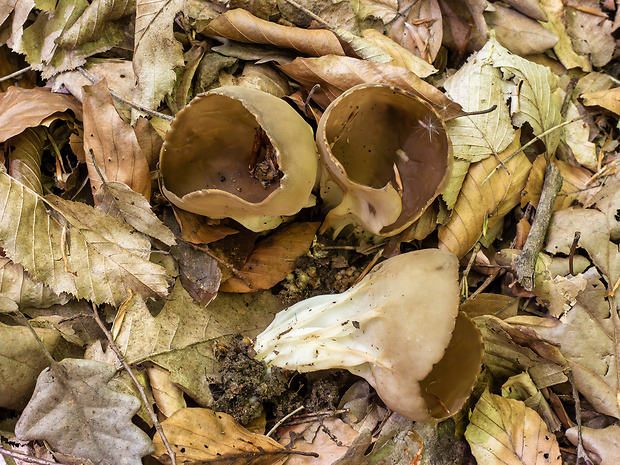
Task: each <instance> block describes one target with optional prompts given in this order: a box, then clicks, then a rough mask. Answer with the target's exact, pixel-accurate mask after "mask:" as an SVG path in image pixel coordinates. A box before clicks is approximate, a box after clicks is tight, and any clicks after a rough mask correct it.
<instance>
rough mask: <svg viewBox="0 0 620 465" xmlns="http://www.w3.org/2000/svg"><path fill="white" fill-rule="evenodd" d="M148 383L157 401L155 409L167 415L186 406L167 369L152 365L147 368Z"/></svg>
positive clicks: (181, 393)
mask: <svg viewBox="0 0 620 465" xmlns="http://www.w3.org/2000/svg"><path fill="white" fill-rule="evenodd" d="M147 372H148V374H149V384H150V385H151V389H152V390H153V397H154V398H155V401H156V402H157V409H158V410H159V411H160V412H161V413H162V414H163V415H164V416H165V417H169V416H171V415H172V414H173V413H174V412H176V411H177V410H181V409H183V408H186V407H187V402H185V397H183V391H182V390H181V389H180V388H179V386H177V385H176V384H175V383H173V382H172V380H171V374H170V372H169V371H168V370H164V369H163V368H161V367H159V366H157V365H153V366H150V367H148V368H147Z"/></svg>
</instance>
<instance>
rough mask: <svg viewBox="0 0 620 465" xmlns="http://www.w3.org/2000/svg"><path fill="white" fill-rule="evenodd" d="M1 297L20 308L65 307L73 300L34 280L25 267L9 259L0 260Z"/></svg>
mask: <svg viewBox="0 0 620 465" xmlns="http://www.w3.org/2000/svg"><path fill="white" fill-rule="evenodd" d="M0 296H3V297H6V298H9V299H12V300H13V301H15V302H17V304H18V305H19V307H20V308H28V307H37V308H43V307H50V306H52V305H56V304H60V305H64V304H66V303H67V302H68V301H69V299H70V298H71V297H70V296H69V295H67V294H65V293H63V294H60V295H58V294H56V293H55V292H54V291H52V290H51V289H50V288H49V287H48V286H46V285H45V284H43V283H40V282H37V281H35V280H33V279H32V278H31V277H30V275H29V274H28V273H26V272H25V271H24V267H23V266H21V265H17V264H15V263H13V262H12V261H11V260H9V259H8V258H0Z"/></svg>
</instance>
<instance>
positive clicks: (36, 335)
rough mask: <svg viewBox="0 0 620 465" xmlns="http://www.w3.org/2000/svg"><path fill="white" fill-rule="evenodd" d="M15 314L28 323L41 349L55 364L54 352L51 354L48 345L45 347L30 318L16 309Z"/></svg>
mask: <svg viewBox="0 0 620 465" xmlns="http://www.w3.org/2000/svg"><path fill="white" fill-rule="evenodd" d="M13 313H14V314H15V315H17V316H18V317H19V319H20V320H23V321H24V323H26V326H27V327H28V329H29V330H30V332H31V333H32V335H33V336H34V339H35V340H36V341H37V344H39V347H41V350H42V351H43V353H44V354H45V358H47V360H48V361H49V363H50V365H53V364H55V363H56V360H54V357H52V354H50V351H49V350H47V347H45V344H43V341H42V340H41V338H40V337H39V335H38V334H37V332H36V331H35V330H34V328H33V327H32V326H31V325H30V322H29V321H28V319H27V318H26V317H25V316H24V314H23V313H22V312H21V311H19V310H16V311H15V312H13Z"/></svg>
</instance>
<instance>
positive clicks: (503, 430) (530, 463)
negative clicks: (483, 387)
mask: <svg viewBox="0 0 620 465" xmlns="http://www.w3.org/2000/svg"><path fill="white" fill-rule="evenodd" d="M465 438H466V439H467V442H469V445H470V446H471V451H472V454H474V457H476V460H477V461H478V464H479V465H496V464H497V465H499V464H503V463H506V464H508V463H515V464H517V463H522V464H527V465H561V464H562V457H561V456H560V449H559V447H558V442H557V439H556V438H555V435H553V434H551V433H550V432H549V431H548V430H547V427H546V425H545V423H544V422H543V420H542V418H540V416H539V415H538V414H537V413H536V412H535V411H534V410H532V409H530V408H528V407H526V406H525V403H524V402H521V401H517V400H512V399H504V398H503V397H500V396H496V395H494V394H491V393H489V391H488V390H487V391H485V392H484V394H483V395H482V397H481V398H480V400H479V401H478V403H477V404H476V408H475V409H474V412H473V414H472V416H471V419H470V423H469V425H468V426H467V430H466V431H465Z"/></svg>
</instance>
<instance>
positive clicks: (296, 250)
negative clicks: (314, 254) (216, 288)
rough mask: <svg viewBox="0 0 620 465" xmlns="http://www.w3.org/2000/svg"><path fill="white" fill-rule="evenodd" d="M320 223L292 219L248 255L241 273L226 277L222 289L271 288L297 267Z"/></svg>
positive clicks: (228, 290) (227, 290)
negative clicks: (296, 221)
mask: <svg viewBox="0 0 620 465" xmlns="http://www.w3.org/2000/svg"><path fill="white" fill-rule="evenodd" d="M318 229H319V223H303V222H298V223H293V224H290V225H287V226H285V227H284V228H282V229H281V230H279V231H276V232H274V233H273V234H272V235H270V236H269V237H268V238H267V239H265V240H263V241H261V242H259V243H258V244H257V246H256V248H255V249H254V250H253V251H252V253H251V254H250V256H249V257H248V259H247V261H246V262H245V265H243V268H241V269H240V270H239V275H240V276H235V277H232V278H230V279H228V280H226V281H225V282H224V283H222V285H221V286H220V291H223V292H254V291H258V290H261V289H271V288H272V287H273V286H274V285H276V284H277V283H278V282H280V281H282V280H283V279H284V278H286V275H287V274H288V273H290V272H291V271H293V270H294V269H295V260H296V259H297V258H299V257H301V256H302V255H303V254H305V253H306V252H307V251H308V249H310V246H311V245H312V240H313V239H314V236H315V234H316V231H317V230H318Z"/></svg>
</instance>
